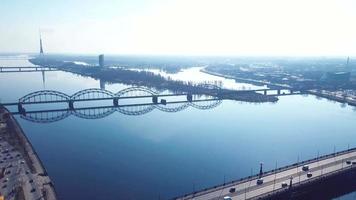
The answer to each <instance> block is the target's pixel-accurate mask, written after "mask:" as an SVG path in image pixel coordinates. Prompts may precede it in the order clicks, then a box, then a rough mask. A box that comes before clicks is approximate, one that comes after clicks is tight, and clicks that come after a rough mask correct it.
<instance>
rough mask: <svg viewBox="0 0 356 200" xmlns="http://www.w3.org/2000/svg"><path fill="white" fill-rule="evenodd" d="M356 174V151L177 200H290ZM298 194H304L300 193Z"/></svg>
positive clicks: (318, 159)
mask: <svg viewBox="0 0 356 200" xmlns="http://www.w3.org/2000/svg"><path fill="white" fill-rule="evenodd" d="M355 170H356V149H355V148H354V149H349V150H345V151H341V152H338V153H333V154H329V155H325V156H322V157H318V158H314V159H311V160H307V161H303V162H299V163H295V164H293V165H290V166H286V167H282V168H278V169H275V170H272V171H268V172H263V170H262V166H261V169H260V173H259V174H257V175H254V176H250V177H247V178H243V179H240V180H236V181H232V182H230V183H226V184H222V185H218V186H214V187H212V188H206V189H203V190H201V191H197V192H194V193H191V194H186V195H184V196H181V197H177V198H175V199H177V200H188V199H194V200H223V198H224V197H230V198H231V199H232V200H245V199H279V198H278V196H281V195H282V194H283V195H284V199H291V197H290V196H289V197H288V198H286V197H287V196H288V195H289V194H291V193H290V191H294V195H296V193H295V191H298V188H303V186H305V185H309V187H318V183H320V181H321V180H325V179H327V178H329V177H335V176H336V177H337V176H339V175H340V176H341V175H343V174H345V173H348V172H355ZM299 192H303V191H300V190H299Z"/></svg>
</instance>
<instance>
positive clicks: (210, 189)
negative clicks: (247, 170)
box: [173, 148, 356, 199]
mask: <svg viewBox="0 0 356 200" xmlns="http://www.w3.org/2000/svg"><path fill="white" fill-rule="evenodd" d="M354 151H356V148H351V149H347V150H343V151H339V152H335V153H331V154H325V155H321V156H319V157H317V158H312V159H308V160H305V161H301V162H298V163H293V164H291V165H287V166H284V167H280V168H277V169H272V170H269V171H266V172H263V173H262V176H268V175H273V174H275V173H276V172H281V171H285V170H288V169H292V168H295V167H297V166H302V165H306V164H310V163H313V162H315V161H320V160H325V159H328V158H333V157H335V156H339V155H344V154H347V153H350V152H354ZM259 176H260V174H255V175H252V176H247V177H244V178H240V179H238V180H233V181H230V182H227V183H223V184H219V185H215V186H213V187H207V188H204V189H201V190H199V191H196V192H193V193H187V194H184V195H183V196H179V197H175V198H173V199H180V198H183V199H184V198H189V197H195V196H200V195H204V194H208V193H211V192H214V191H218V190H220V189H223V188H227V187H232V186H234V185H236V184H241V183H246V182H249V181H252V180H255V179H256V178H259Z"/></svg>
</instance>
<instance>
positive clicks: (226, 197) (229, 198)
mask: <svg viewBox="0 0 356 200" xmlns="http://www.w3.org/2000/svg"><path fill="white" fill-rule="evenodd" d="M224 200H232V199H231V197H229V196H225V197H224Z"/></svg>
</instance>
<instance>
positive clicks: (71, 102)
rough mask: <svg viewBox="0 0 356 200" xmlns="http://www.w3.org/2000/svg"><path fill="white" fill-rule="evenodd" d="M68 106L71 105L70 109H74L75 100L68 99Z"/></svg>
mask: <svg viewBox="0 0 356 200" xmlns="http://www.w3.org/2000/svg"><path fill="white" fill-rule="evenodd" d="M68 106H69V109H70V110H74V102H73V100H69V101H68Z"/></svg>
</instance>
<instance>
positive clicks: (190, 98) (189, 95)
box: [187, 94, 193, 102]
mask: <svg viewBox="0 0 356 200" xmlns="http://www.w3.org/2000/svg"><path fill="white" fill-rule="evenodd" d="M187 101H189V102H192V101H193V95H192V94H187Z"/></svg>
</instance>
